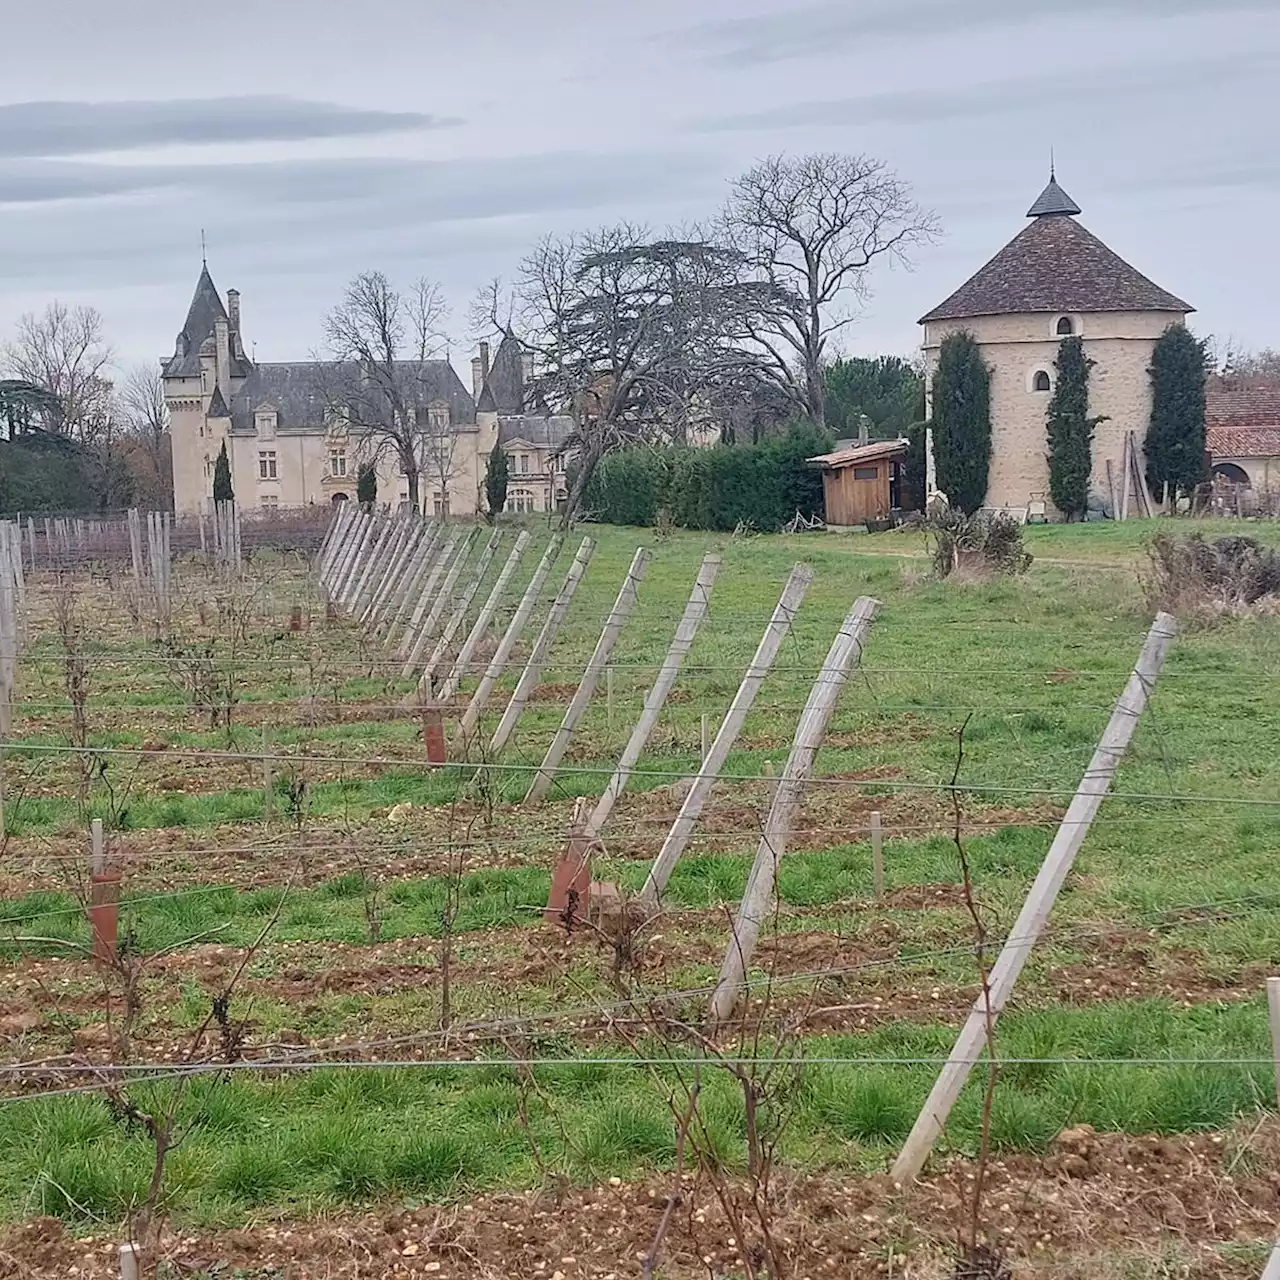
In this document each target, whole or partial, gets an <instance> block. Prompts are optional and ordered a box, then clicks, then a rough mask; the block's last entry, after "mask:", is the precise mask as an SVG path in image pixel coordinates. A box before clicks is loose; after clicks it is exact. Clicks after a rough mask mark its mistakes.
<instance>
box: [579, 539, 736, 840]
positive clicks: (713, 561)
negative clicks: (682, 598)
mask: <svg viewBox="0 0 1280 1280" xmlns="http://www.w3.org/2000/svg"><path fill="white" fill-rule="evenodd" d="M723 563H724V562H723V560H721V558H720V557H719V556H718V555H716V554H715V553H714V552H710V553H709V554H707V555H706V556H705V557H703V561H702V568H700V569H699V570H698V577H697V579H696V581H695V582H694V584H693V593H692V594H691V595H690V596H689V603H688V604H687V605H685V608H684V615H683V617H681V619H680V623H679V625H678V626H677V627H676V633H675V636H674V637H673V639H672V641H671V648H670V649H668V650H667V656H666V658H665V659H664V661H663V663H662V666H661V668H660V669H659V671H658V677H657V679H656V680H654V682H653V688H652V689H650V690H649V696H648V697H647V698H646V699H645V700H644V710H643V711H641V713H640V719H639V720H637V721H636V727H635V728H634V729H633V730H632V731H631V737H630V739H628V741H627V745H626V747H625V748H623V752H622V755H621V756H620V757H619V759H618V767H617V768H616V769H615V770H614V773H613V777H612V778H610V779H609V785H608V786H607V787H605V789H604V791H603V792H602V793H601V795H600V799H599V800H597V801H596V806H595V808H594V809H593V810H592V811H591V817H590V819H589V820H588V824H587V825H588V827H589V829H590V831H591V833H592V834H593V835H599V834H600V832H601V831H602V830H603V829H604V824H605V823H606V822H608V821H609V815H610V814H611V813H612V812H613V806H614V805H615V804H617V802H618V797H619V796H620V795H621V794H622V792H623V789H624V788H625V787H626V785H627V780H628V778H630V777H631V771H632V769H634V768H635V767H636V762H637V761H638V760H639V759H640V755H641V753H642V752H643V751H644V749H645V745H646V743H648V741H649V735H650V734H651V733H653V729H654V726H655V725H656V724H657V723H658V717H659V716H660V715H661V714H662V708H663V706H664V705H665V704H666V701H667V696H668V695H669V694H670V692H671V690H672V688H673V687H674V686H675V682H676V678H677V677H678V676H679V674H680V666H681V664H682V663H683V662H684V660H685V657H686V655H687V654H688V652H689V650H690V649H691V648H692V647H693V639H694V637H695V636H696V635H697V634H698V627H699V626H700V625H701V623H702V620H703V618H705V617H706V616H707V609H708V607H709V606H710V603H711V588H712V587H713V586H714V585H715V581H716V575H717V574H718V573H719V572H720V566H721V565H722V564H723ZM609 670H610V671H612V670H613V668H612V667H610V668H609ZM704 718H705V717H704Z"/></svg>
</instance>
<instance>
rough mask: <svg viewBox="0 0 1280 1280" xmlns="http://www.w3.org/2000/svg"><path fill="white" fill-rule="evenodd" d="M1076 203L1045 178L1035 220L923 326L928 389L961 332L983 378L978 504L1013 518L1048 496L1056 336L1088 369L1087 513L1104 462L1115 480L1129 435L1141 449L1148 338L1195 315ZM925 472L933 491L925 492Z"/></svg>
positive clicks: (1103, 493)
mask: <svg viewBox="0 0 1280 1280" xmlns="http://www.w3.org/2000/svg"><path fill="white" fill-rule="evenodd" d="M1079 213H1080V207H1079V205H1077V204H1076V203H1075V201H1074V200H1072V199H1071V197H1070V196H1068V195H1067V193H1066V192H1065V191H1063V189H1062V188H1061V187H1060V186H1059V185H1058V182H1057V179H1056V178H1055V177H1054V176H1053V175H1051V176H1050V179H1049V185H1048V186H1047V187H1046V188H1045V189H1044V191H1043V192H1042V193H1041V195H1040V198H1039V199H1038V200H1037V201H1036V202H1035V204H1034V205H1032V207H1031V209H1030V210H1029V212H1028V215H1027V216H1028V217H1029V218H1030V219H1031V223H1030V224H1029V225H1028V226H1027V227H1026V228H1025V229H1024V230H1023V231H1022V232H1021V233H1020V234H1018V235H1017V236H1015V237H1014V239H1013V240H1012V241H1010V243H1009V244H1007V245H1006V246H1005V247H1004V248H1003V249H1001V250H1000V252H999V253H998V254H996V256H995V257H994V258H992V259H991V261H990V262H988V263H987V264H986V266H984V267H982V268H981V269H980V270H979V271H978V273H977V274H976V275H974V276H973V277H972V278H971V279H970V280H968V281H967V282H966V283H965V284H963V285H961V286H960V288H959V289H957V290H956V291H955V293H953V294H952V295H951V296H950V297H949V298H948V299H947V300H946V301H945V302H943V303H941V304H939V305H938V306H937V307H935V308H934V309H933V310H932V311H930V312H929V313H928V314H927V315H925V316H923V317H922V318H921V320H920V323H921V325H923V326H924V344H923V346H924V356H925V378H926V391H927V393H931V382H932V377H933V372H934V370H935V369H936V368H937V363H938V353H939V349H940V347H941V345H942V342H943V339H945V338H946V337H947V336H948V335H949V334H952V333H956V332H958V331H961V330H967V331H968V332H969V333H971V334H972V335H973V337H974V338H975V339H976V340H977V342H978V344H979V346H980V347H981V350H982V355H983V358H984V360H985V361H986V363H987V365H988V367H989V368H990V370H991V436H992V457H991V470H990V475H989V479H988V485H987V499H986V505H987V506H988V507H1001V508H1008V509H1011V510H1016V509H1025V508H1026V507H1027V506H1028V505H1029V504H1031V503H1040V502H1043V503H1044V504H1045V508H1046V509H1047V510H1052V504H1051V502H1050V498H1049V461H1048V444H1047V433H1046V426H1045V414H1046V410H1047V409H1048V407H1049V399H1050V397H1051V395H1052V394H1053V387H1054V380H1055V374H1054V361H1055V359H1056V358H1057V354H1058V346H1059V344H1060V343H1061V341H1062V339H1063V338H1064V337H1066V336H1069V335H1071V334H1079V335H1080V336H1081V337H1082V338H1083V339H1084V350H1085V354H1086V356H1087V357H1088V358H1089V359H1090V360H1092V361H1093V362H1094V364H1093V368H1092V370H1091V371H1090V381H1089V412H1090V414H1091V415H1103V416H1105V419H1106V420H1105V421H1104V422H1101V423H1099V424H1098V427H1097V429H1096V430H1095V432H1094V438H1093V474H1092V482H1091V486H1090V488H1091V495H1092V496H1091V499H1090V501H1091V505H1097V506H1099V507H1100V508H1102V509H1107V508H1109V507H1110V496H1109V495H1110V483H1109V479H1108V472H1107V463H1108V462H1110V464H1111V473H1112V475H1113V476H1114V477H1115V479H1116V481H1117V483H1118V482H1119V480H1120V478H1121V476H1122V461H1123V457H1124V452H1123V451H1124V439H1125V434H1126V432H1129V431H1132V432H1134V434H1135V437H1136V441H1137V444H1138V446H1139V448H1141V446H1142V442H1143V439H1144V438H1145V436H1146V431H1147V426H1148V423H1149V420H1150V417H1151V382H1150V378H1149V376H1148V372H1147V371H1148V368H1149V366H1150V364H1151V355H1152V349H1153V347H1154V345H1155V342H1156V339H1157V338H1159V337H1160V335H1161V334H1162V333H1164V331H1165V330H1166V329H1167V328H1168V327H1169V326H1170V325H1171V324H1180V323H1182V322H1183V321H1184V320H1185V318H1186V316H1187V315H1188V314H1189V313H1190V312H1191V310H1192V308H1191V307H1190V306H1189V305H1188V304H1187V303H1185V302H1183V301H1182V300H1181V299H1180V298H1176V297H1174V295H1173V294H1171V293H1167V292H1165V290H1164V289H1162V288H1160V287H1159V286H1158V285H1156V284H1153V283H1152V282H1151V281H1150V280H1148V279H1147V277H1146V276H1144V275H1142V274H1141V273H1140V272H1139V271H1137V270H1136V269H1135V268H1133V267H1131V266H1130V265H1129V264H1128V263H1127V262H1125V261H1124V260H1123V259H1122V258H1120V257H1119V256H1118V255H1117V254H1115V253H1113V252H1112V251H1111V250H1110V249H1108V248H1107V246H1106V245H1105V244H1103V243H1102V241H1101V240H1099V239H1098V238H1097V236H1095V235H1093V233H1092V232H1090V231H1087V230H1086V229H1085V228H1084V227H1083V226H1082V225H1081V224H1080V223H1079V222H1077V221H1076V215H1077V214H1079ZM932 476H933V472H932V466H931V465H930V481H931V483H930V489H931V490H932V488H933V485H932Z"/></svg>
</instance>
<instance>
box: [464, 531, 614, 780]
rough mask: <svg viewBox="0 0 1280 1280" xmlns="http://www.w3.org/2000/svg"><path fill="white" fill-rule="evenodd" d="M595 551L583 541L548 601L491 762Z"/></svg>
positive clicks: (538, 676) (501, 724) (496, 736)
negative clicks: (548, 606) (555, 594)
mask: <svg viewBox="0 0 1280 1280" xmlns="http://www.w3.org/2000/svg"><path fill="white" fill-rule="evenodd" d="M595 549H596V544H595V543H594V542H592V540H591V539H590V538H583V540H582V545H581V546H580V547H579V548H578V554H577V555H576V556H574V557H573V563H572V564H571V565H570V566H569V572H568V573H567V574H566V575H565V579H564V585H563V586H562V587H561V588H560V591H559V594H558V595H557V596H556V598H555V599H554V600H553V601H552V602H551V608H550V609H548V610H547V617H546V620H545V621H544V622H543V624H542V630H541V631H540V632H539V633H538V638H537V639H536V640H535V641H534V642H533V649H532V650H531V652H530V654H529V660H528V661H527V662H526V663H525V664H524V670H523V671H522V672H521V673H520V679H519V680H518V681H517V682H516V687H515V692H514V693H513V694H512V695H511V700H510V701H509V702H508V703H507V706H506V710H504V711H503V713H502V719H501V720H500V721H499V722H498V727H497V728H496V729H495V730H494V731H493V737H492V738H491V739H490V740H489V757H490V759H495V758H496V757H497V755H498V753H499V752H500V751H501V750H502V748H503V747H505V746H506V745H507V742H508V740H509V739H510V737H511V735H512V733H513V732H514V731H515V727H516V722H517V721H518V720H519V719H520V713H521V712H522V711H523V710H524V709H525V705H526V703H528V701H529V697H530V695H531V694H532V693H533V691H534V689H535V688H536V687H537V684H538V681H539V680H541V679H542V668H543V666H544V664H545V663H546V661H547V655H548V654H550V652H551V646H552V645H553V644H554V643H555V638H556V636H557V635H559V633H560V628H561V626H563V625H564V620H565V616H566V615H567V614H568V612H569V606H570V604H572V603H573V597H574V595H575V593H576V592H577V590H578V583H579V582H581V581H582V575H583V574H584V573H586V571H587V565H588V564H589V563H590V562H591V556H592V554H593V553H594V552H595Z"/></svg>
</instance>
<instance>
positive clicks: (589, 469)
mask: <svg viewBox="0 0 1280 1280" xmlns="http://www.w3.org/2000/svg"><path fill="white" fill-rule="evenodd" d="M603 454H604V451H603V450H602V449H600V448H599V447H598V446H591V447H589V448H588V449H586V450H585V451H584V452H583V453H582V454H581V465H580V466H579V467H578V474H577V475H576V476H574V478H573V487H572V488H571V489H570V490H569V496H568V498H566V499H565V504H564V510H563V511H562V512H561V513H560V528H561V529H562V530H564V531H565V532H568V531H569V530H570V529H572V528H573V522H574V520H575V518H576V517H577V514H578V508H579V507H581V506H582V498H583V495H584V494H585V493H586V491H587V485H588V484H589V483H590V481H591V477H592V476H593V475H594V474H595V470H596V467H597V466H598V465H599V462H600V459H601V457H602V456H603Z"/></svg>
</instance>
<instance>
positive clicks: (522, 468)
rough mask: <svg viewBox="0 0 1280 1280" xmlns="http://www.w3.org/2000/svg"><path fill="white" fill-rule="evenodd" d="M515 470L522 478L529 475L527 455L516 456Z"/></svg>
mask: <svg viewBox="0 0 1280 1280" xmlns="http://www.w3.org/2000/svg"><path fill="white" fill-rule="evenodd" d="M516 470H517V471H518V472H519V473H520V475H522V476H527V475H528V474H529V455H528V454H527V453H518V454H516Z"/></svg>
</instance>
